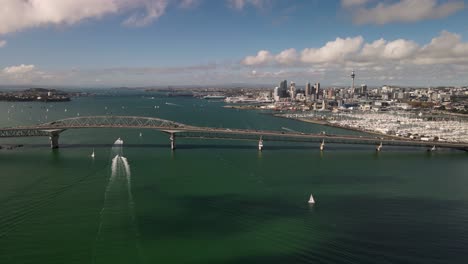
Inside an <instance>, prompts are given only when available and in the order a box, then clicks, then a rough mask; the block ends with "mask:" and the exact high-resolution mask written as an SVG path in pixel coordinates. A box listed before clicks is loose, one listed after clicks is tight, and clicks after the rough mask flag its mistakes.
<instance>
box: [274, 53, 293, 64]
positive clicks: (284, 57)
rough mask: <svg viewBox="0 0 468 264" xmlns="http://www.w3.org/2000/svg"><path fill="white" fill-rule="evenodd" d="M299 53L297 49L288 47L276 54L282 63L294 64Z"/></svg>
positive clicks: (277, 59) (278, 60) (276, 57)
mask: <svg viewBox="0 0 468 264" xmlns="http://www.w3.org/2000/svg"><path fill="white" fill-rule="evenodd" d="M297 58H298V54H297V51H296V50H295V49H287V50H283V51H282V52H280V53H279V54H278V55H276V56H275V60H276V61H277V62H279V63H281V64H293V63H295V62H296V61H297Z"/></svg>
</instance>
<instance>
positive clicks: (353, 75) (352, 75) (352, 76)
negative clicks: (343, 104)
mask: <svg viewBox="0 0 468 264" xmlns="http://www.w3.org/2000/svg"><path fill="white" fill-rule="evenodd" d="M354 77H356V74H354V70H353V72H351V79H353V84H352V86H351V91H352V93H354Z"/></svg>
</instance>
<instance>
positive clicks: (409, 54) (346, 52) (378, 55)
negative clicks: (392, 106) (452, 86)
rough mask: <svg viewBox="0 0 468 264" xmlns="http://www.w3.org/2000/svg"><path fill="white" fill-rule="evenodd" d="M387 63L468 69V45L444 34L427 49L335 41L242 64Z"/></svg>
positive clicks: (402, 42)
mask: <svg viewBox="0 0 468 264" xmlns="http://www.w3.org/2000/svg"><path fill="white" fill-rule="evenodd" d="M385 63H399V64H412V65H421V64H449V63H452V64H466V65H468V43H467V42H463V41H462V38H461V36H460V35H458V34H454V33H451V32H447V31H443V32H441V33H440V35H439V36H437V37H435V38H433V39H432V40H431V42H430V43H428V44H426V45H423V46H421V45H419V44H417V43H416V42H414V41H412V40H407V39H396V40H392V41H387V40H385V39H378V40H375V41H372V42H368V43H365V41H364V39H363V37H361V36H357V37H348V38H336V39H335V40H333V41H329V42H327V43H326V44H325V45H324V46H322V47H319V48H306V49H304V50H302V51H301V52H300V54H299V53H298V52H297V51H296V50H295V49H292V48H291V49H286V50H284V51H282V52H280V53H278V54H276V55H275V54H272V53H271V52H270V51H268V50H261V51H259V52H258V53H257V55H255V56H247V57H245V58H244V59H243V60H242V64H243V65H246V66H256V65H262V66H274V65H276V66H280V65H295V66H301V65H302V66H304V65H305V66H307V65H341V66H348V65H355V66H362V67H364V66H365V67H372V66H379V65H380V64H385Z"/></svg>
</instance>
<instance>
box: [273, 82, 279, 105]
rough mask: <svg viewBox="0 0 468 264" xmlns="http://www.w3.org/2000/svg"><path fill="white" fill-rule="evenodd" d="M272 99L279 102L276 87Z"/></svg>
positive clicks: (277, 88)
mask: <svg viewBox="0 0 468 264" xmlns="http://www.w3.org/2000/svg"><path fill="white" fill-rule="evenodd" d="M273 99H274V100H275V101H276V102H278V101H279V100H280V94H279V87H278V86H276V87H275V90H274V91H273Z"/></svg>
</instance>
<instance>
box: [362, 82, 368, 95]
mask: <svg viewBox="0 0 468 264" xmlns="http://www.w3.org/2000/svg"><path fill="white" fill-rule="evenodd" d="M366 93H367V85H366V84H361V94H366Z"/></svg>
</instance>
